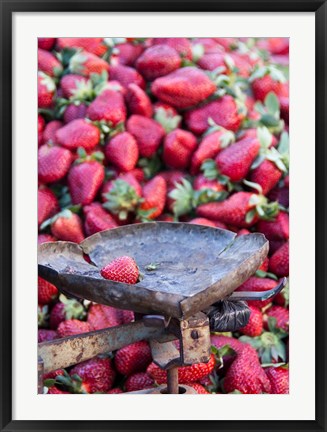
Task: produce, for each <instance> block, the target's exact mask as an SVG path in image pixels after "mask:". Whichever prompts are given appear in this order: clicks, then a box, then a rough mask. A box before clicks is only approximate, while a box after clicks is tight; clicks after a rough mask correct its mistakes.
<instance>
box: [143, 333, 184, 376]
mask: <svg viewBox="0 0 327 432" xmlns="http://www.w3.org/2000/svg"><path fill="white" fill-rule="evenodd" d="M150 348H151V354H152V358H153V361H154V363H155V364H156V365H158V366H159V367H160V368H161V369H169V368H171V367H172V366H181V364H182V362H181V354H180V351H179V350H178V349H177V348H176V346H175V344H174V343H173V342H163V343H161V342H159V341H157V340H155V339H152V340H150Z"/></svg>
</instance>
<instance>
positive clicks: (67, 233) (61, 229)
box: [51, 210, 84, 243]
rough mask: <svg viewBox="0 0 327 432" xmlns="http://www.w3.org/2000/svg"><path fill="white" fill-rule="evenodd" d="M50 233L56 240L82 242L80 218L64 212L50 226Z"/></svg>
mask: <svg viewBox="0 0 327 432" xmlns="http://www.w3.org/2000/svg"><path fill="white" fill-rule="evenodd" d="M51 232H52V234H53V235H54V236H55V237H57V239H58V240H65V241H71V242H75V243H80V242H81V241H82V240H84V234H83V227H82V221H81V218H80V217H79V216H78V215H77V214H75V213H72V212H71V211H70V210H64V211H63V212H62V213H59V214H58V217H57V218H56V219H55V221H54V222H52V224H51Z"/></svg>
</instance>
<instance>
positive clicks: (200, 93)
mask: <svg viewBox="0 0 327 432" xmlns="http://www.w3.org/2000/svg"><path fill="white" fill-rule="evenodd" d="M215 90H216V86H215V84H214V83H213V82H212V81H211V80H210V79H209V78H208V76H207V75H206V74H205V73H204V72H202V71H201V70H199V69H197V68H195V67H185V68H181V69H178V70H176V71H174V72H172V73H170V74H169V75H165V76H164V77H161V78H157V79H156V80H155V81H154V82H153V84H152V86H151V91H152V93H153V94H154V95H155V96H156V97H157V98H158V99H160V100H162V101H163V102H166V103H168V104H170V105H173V106H174V107H176V108H189V107H191V106H194V105H196V104H198V103H199V102H202V101H203V100H205V99H206V98H208V97H209V96H210V95H211V94H212V93H214V91H215Z"/></svg>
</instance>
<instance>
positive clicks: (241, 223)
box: [196, 192, 258, 227]
mask: <svg viewBox="0 0 327 432" xmlns="http://www.w3.org/2000/svg"><path fill="white" fill-rule="evenodd" d="M251 196H252V194H251V193H250V192H236V193H235V194H233V195H232V196H230V197H229V198H227V199H226V200H225V201H222V202H211V203H208V204H202V205H200V206H199V207H198V208H197V209H196V214H197V215H198V216H201V217H205V218H208V219H212V220H218V221H220V222H223V223H226V224H228V225H235V226H237V227H248V226H251V225H254V224H255V223H256V221H257V220H258V216H256V215H255V216H254V217H253V219H252V221H251V222H247V221H246V215H247V213H248V212H249V211H250V210H252V209H253V208H254V205H252V204H251V202H250V199H251Z"/></svg>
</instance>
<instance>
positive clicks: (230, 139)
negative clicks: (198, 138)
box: [203, 117, 235, 148]
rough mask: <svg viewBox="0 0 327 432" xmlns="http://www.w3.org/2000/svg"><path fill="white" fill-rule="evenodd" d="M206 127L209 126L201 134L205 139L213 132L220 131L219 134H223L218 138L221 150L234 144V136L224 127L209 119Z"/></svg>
mask: <svg viewBox="0 0 327 432" xmlns="http://www.w3.org/2000/svg"><path fill="white" fill-rule="evenodd" d="M208 125H209V128H208V129H207V130H206V132H205V133H204V134H203V137H206V136H207V135H210V134H211V133H213V132H218V131H221V132H223V133H222V134H221V135H220V136H219V141H220V147H221V148H226V147H228V146H229V145H230V144H233V143H234V142H235V134H234V133H233V132H232V131H230V130H228V129H225V128H224V127H222V126H220V125H218V124H217V123H216V122H215V121H214V120H213V119H212V118H211V117H209V118H208Z"/></svg>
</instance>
